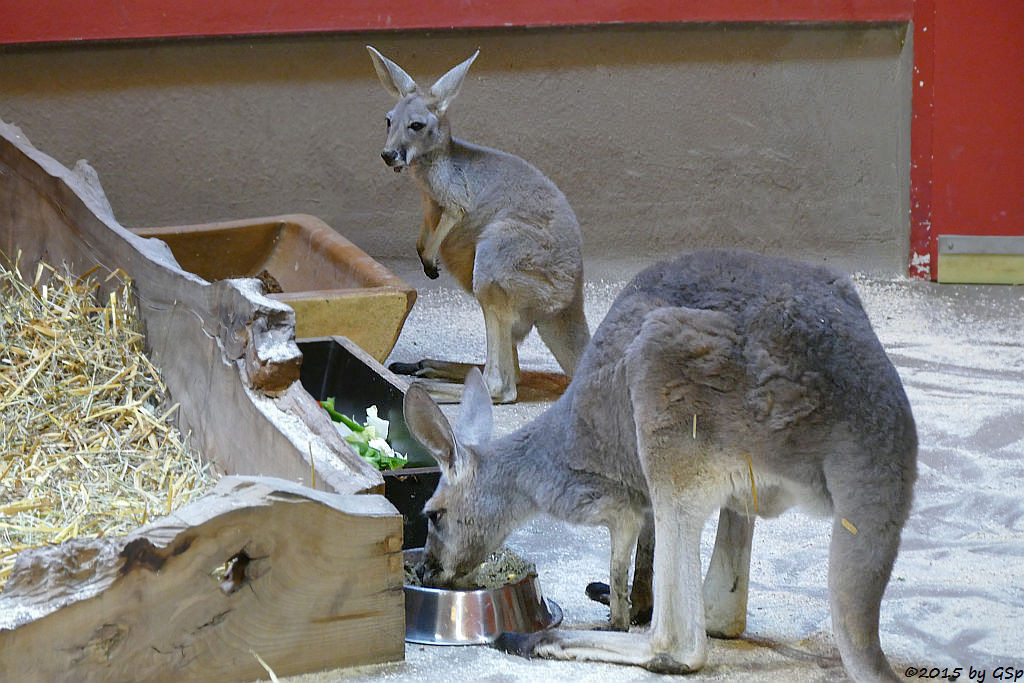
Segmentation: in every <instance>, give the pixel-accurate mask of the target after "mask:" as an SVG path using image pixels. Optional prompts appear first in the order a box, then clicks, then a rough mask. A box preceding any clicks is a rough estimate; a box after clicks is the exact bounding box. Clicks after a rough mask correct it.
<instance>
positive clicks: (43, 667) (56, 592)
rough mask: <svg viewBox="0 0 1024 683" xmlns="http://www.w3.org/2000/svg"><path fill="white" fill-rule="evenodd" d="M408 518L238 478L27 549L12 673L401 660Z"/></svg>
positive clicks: (199, 673)
mask: <svg viewBox="0 0 1024 683" xmlns="http://www.w3.org/2000/svg"><path fill="white" fill-rule="evenodd" d="M401 546H402V518H401V516H400V515H398V514H397V513H396V512H395V510H394V508H393V507H392V506H391V505H390V504H389V503H388V502H387V501H386V500H384V499H383V498H382V497H380V496H372V495H358V496H352V495H345V496H342V495H336V494H327V493H322V492H318V491H313V490H311V489H308V488H305V487H301V486H298V485H296V484H294V483H291V482H287V481H284V480H279V479H269V478H263V477H225V478H224V479H222V480H221V483H220V484H219V485H218V486H217V488H216V489H215V490H214V491H213V492H211V493H210V494H208V495H207V496H205V497H203V498H202V499H200V500H198V501H196V502H194V503H192V504H191V505H189V506H186V507H185V508H182V509H181V510H179V511H178V512H176V513H174V514H172V515H170V516H168V517H166V518H164V519H161V520H159V521H157V522H155V523H153V524H150V525H148V526H145V527H142V528H140V529H137V530H136V531H134V532H132V533H131V534H129V535H127V536H125V537H121V538H100V539H93V540H88V541H69V542H67V543H64V544H62V545H59V546H49V547H45V548H38V549H34V550H30V551H25V552H24V553H22V555H20V556H19V558H18V562H17V564H16V566H15V569H14V572H13V573H12V576H11V578H10V580H9V581H8V583H7V586H6V589H5V591H4V592H3V593H2V594H0V680H4V681H54V680H75V681H139V680H147V681H176V680H197V681H205V680H209V681H215V680H216V681H223V680H253V679H257V678H263V677H265V676H266V672H265V670H264V669H263V667H262V666H261V665H260V663H259V661H258V660H257V659H256V655H257V654H258V655H259V657H261V658H262V659H263V660H264V661H265V662H266V663H267V664H268V665H269V666H270V667H271V668H272V669H273V670H274V671H275V673H276V674H278V675H290V674H297V673H303V672H308V671H316V670H321V669H325V668H336V667H342V666H352V665H357V664H370V663H377V662H383V661H395V660H401V659H402V658H403V657H404V651H405V650H404V638H405V612H404V604H405V603H404V597H403V592H402V580H403V572H402V553H401Z"/></svg>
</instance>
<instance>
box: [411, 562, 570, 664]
mask: <svg viewBox="0 0 1024 683" xmlns="http://www.w3.org/2000/svg"><path fill="white" fill-rule="evenodd" d="M422 553H423V549H422V548H411V549H409V550H406V551H405V558H406V559H407V560H409V561H411V562H418V561H419V558H420V556H421V555H422ZM560 623H562V609H561V608H560V607H559V606H558V605H557V604H556V603H555V602H554V601H553V600H545V599H544V598H543V597H542V596H541V592H540V583H539V582H538V581H537V577H536V576H528V577H526V578H525V579H523V580H522V581H520V582H519V583H515V584H511V585H508V586H503V587H502V588H498V589H495V590H489V589H480V590H475V591H457V590H446V589H442V588H426V587H422V586H410V585H408V584H406V586H405V640H406V641H407V642H410V643H420V644H423V645H481V644H486V643H490V642H492V641H493V640H494V639H495V638H497V637H498V636H499V635H501V634H502V633H504V632H506V631H510V632H515V633H533V632H534V631H542V630H544V629H547V628H552V627H554V626H558V624H560Z"/></svg>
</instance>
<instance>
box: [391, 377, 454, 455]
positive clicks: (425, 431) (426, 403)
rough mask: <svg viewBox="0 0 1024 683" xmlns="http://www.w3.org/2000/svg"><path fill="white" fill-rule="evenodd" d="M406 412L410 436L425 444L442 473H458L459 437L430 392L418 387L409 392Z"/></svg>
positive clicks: (406, 396) (410, 388)
mask: <svg viewBox="0 0 1024 683" xmlns="http://www.w3.org/2000/svg"><path fill="white" fill-rule="evenodd" d="M402 410H403V412H404V413H405V424H406V426H407V427H408V428H409V433H410V434H412V435H413V436H414V437H415V438H416V440H417V441H419V442H420V443H421V444H423V447H424V448H426V449H427V452H428V453H430V454H431V455H432V456H434V459H435V460H437V463H438V464H439V465H440V466H441V468H442V469H444V470H445V471H448V472H454V470H455V454H456V448H455V435H454V434H453V433H452V428H451V425H449V424H448V420H447V418H445V416H444V413H442V412H441V409H440V408H438V407H437V404H436V403H434V399H432V398H430V394H428V393H427V390H426V389H424V388H423V387H421V386H420V385H418V384H413V385H411V386H410V387H409V388H408V389H407V390H406V392H405V400H404V402H403V404H402Z"/></svg>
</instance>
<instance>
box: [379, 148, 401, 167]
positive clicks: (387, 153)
mask: <svg viewBox="0 0 1024 683" xmlns="http://www.w3.org/2000/svg"><path fill="white" fill-rule="evenodd" d="M380 158H381V159H383V160H384V163H385V164H387V165H388V166H391V165H392V164H394V163H395V159H397V158H398V152H396V151H394V150H391V149H386V150H384V151H383V152H381V153H380Z"/></svg>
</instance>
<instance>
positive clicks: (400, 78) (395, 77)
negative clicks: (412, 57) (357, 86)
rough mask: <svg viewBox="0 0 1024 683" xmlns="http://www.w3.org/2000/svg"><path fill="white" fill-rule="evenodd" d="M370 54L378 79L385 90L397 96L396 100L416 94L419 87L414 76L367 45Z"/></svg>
mask: <svg viewBox="0 0 1024 683" xmlns="http://www.w3.org/2000/svg"><path fill="white" fill-rule="evenodd" d="M366 49H367V50H368V51H369V52H370V59H372V60H373V68H374V69H376V71H377V78H379V79H380V82H381V84H382V85H383V86H384V89H385V90H387V91H388V92H389V93H391V94H392V95H394V96H395V99H399V100H400V99H402V98H403V97H405V96H406V95H408V94H410V93H414V92H416V90H417V88H418V86H417V85H416V81H414V80H412V76H410V75H409V74H407V73H405V70H404V69H402V67H400V66H398V65H397V64H395V63H394V62H392V61H391V60H390V59H388V58H387V57H385V56H384V55H382V54H381V53H379V52H377V50H375V49H374V48H373V47H371V46H369V45H367V46H366Z"/></svg>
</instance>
